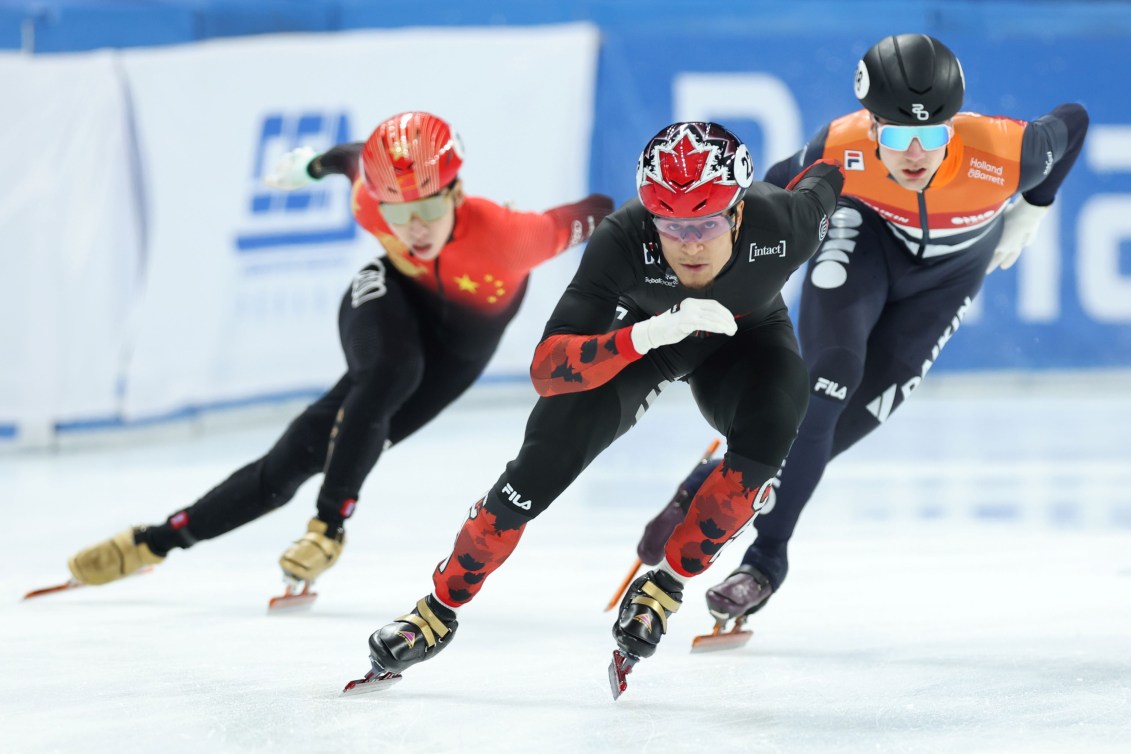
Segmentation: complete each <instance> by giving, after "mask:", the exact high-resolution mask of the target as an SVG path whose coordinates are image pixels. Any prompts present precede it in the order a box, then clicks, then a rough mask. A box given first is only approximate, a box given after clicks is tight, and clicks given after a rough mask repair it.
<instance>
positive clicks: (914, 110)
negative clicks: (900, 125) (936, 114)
mask: <svg viewBox="0 0 1131 754" xmlns="http://www.w3.org/2000/svg"><path fill="white" fill-rule="evenodd" d="M911 114H912V115H914V116H915V117H916V118H918V119H919V120H927V119H928V118H930V117H931V114H930V113H929V112H927V109H926V108H925V107H923V106H922V105H920V104H919V103H918V102H916V103H915V104H914V105H912V106H911Z"/></svg>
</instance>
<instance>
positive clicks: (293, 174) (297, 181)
mask: <svg viewBox="0 0 1131 754" xmlns="http://www.w3.org/2000/svg"><path fill="white" fill-rule="evenodd" d="M317 156H318V155H317V153H316V152H315V151H314V150H313V149H311V148H310V147H299V148H298V149H292V150H291V151H289V152H287V153H286V154H285V155H283V156H282V157H280V158H279V161H278V162H276V163H275V167H273V168H272V169H271V172H270V173H268V174H267V176H266V177H265V178H264V179H263V182H264V183H266V184H267V185H268V186H270V187H271V188H276V189H283V190H284V191H291V190H293V189H299V188H302V187H303V186H306V185H308V184H310V183H312V182H313V181H314V179H313V178H312V177H311V176H310V173H309V172H307V168H308V167H309V166H310V163H311V162H313V160H314V158H315V157H317Z"/></svg>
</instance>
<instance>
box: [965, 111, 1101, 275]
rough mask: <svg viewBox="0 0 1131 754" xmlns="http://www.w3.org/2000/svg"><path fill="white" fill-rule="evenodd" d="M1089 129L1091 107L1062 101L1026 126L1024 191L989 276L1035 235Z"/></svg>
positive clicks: (1007, 216)
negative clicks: (1088, 108) (1062, 102)
mask: <svg viewBox="0 0 1131 754" xmlns="http://www.w3.org/2000/svg"><path fill="white" fill-rule="evenodd" d="M1087 133H1088V111H1087V110H1085V109H1084V107H1083V105H1078V104H1075V103H1071V104H1065V105H1060V106H1059V107H1057V108H1055V109H1054V110H1053V111H1052V112H1051V113H1049V114H1048V115H1043V116H1041V117H1040V118H1038V119H1037V120H1035V121H1033V122H1031V123H1029V124H1028V125H1027V126H1026V128H1025V134H1024V135H1023V136H1022V139H1021V178H1020V188H1021V195H1020V196H1018V197H1017V198H1016V199H1014V200H1013V203H1012V204H1010V205H1009V207H1007V208H1006V210H1005V213H1004V220H1003V223H1004V224H1003V226H1002V232H1001V240H1000V241H998V245H997V248H996V249H994V255H993V258H992V259H991V260H990V264H989V266H988V267H987V268H986V273H987V274H988V273H990V272H993V271H994V270H995V269H997V268H998V267H1000V268H1001V269H1003V270H1008V269H1009V268H1010V267H1012V266H1013V264H1014V263H1015V262H1016V261H1017V258H1018V257H1019V256H1020V255H1021V250H1022V249H1023V248H1025V247H1026V246H1028V245H1029V244H1030V243H1032V241H1033V239H1034V238H1036V236H1037V229H1038V228H1039V227H1040V225H1041V220H1043V219H1044V217H1045V215H1046V214H1048V209H1049V206H1050V205H1052V203H1053V200H1054V199H1055V198H1056V192H1057V190H1058V189H1059V188H1060V184H1061V183H1063V182H1064V179H1065V177H1066V176H1067V175H1068V171H1070V170H1071V169H1072V166H1073V165H1074V164H1075V162H1076V158H1077V157H1078V156H1079V155H1080V150H1081V149H1083V147H1084V137H1085V136H1086V135H1087Z"/></svg>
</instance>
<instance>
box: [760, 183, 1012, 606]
mask: <svg viewBox="0 0 1131 754" xmlns="http://www.w3.org/2000/svg"><path fill="white" fill-rule="evenodd" d="M997 238H998V234H997V233H992V234H991V235H990V236H987V237H986V238H985V239H983V240H982V241H981V242H980V243H979V244H978V246H977V247H975V248H972V249H970V250H967V251H965V252H958V253H956V254H953V255H948V256H944V257H939V258H935V259H931V260H926V261H923V260H917V259H915V258H913V257H912V256H911V255H910V253H909V251H908V249H907V248H906V247H905V246H904V245H903V244H902V242H901V241H899V240H898V239H896V238H895V236H894V235H893V234H892V232H891V231H890V230H889V229H888V227H887V225H886V224H885V223H884V222H883V221H882V220H881V219H880V217H879V216H878V215H877V214H876V213H875V212H873V211H872V210H870V209H867V208H866V207H864V206H863V205H860V204H858V203H855V202H853V201H852V200H851V199H847V200H845V199H842V200H841V206H840V208H838V210H837V212H836V213H835V214H834V215H833V217H832V222H831V229H830V232H829V236H828V238H827V239H826V241H825V242H824V244H823V246H822V247H821V249H820V250H818V252H817V254H816V256H814V258H813V259H812V261H810V263H809V266H808V268H807V271H806V276H805V283H804V287H803V289H802V297H801V309H800V312H799V318H798V321H799V325H798V331H799V336H800V340H801V353H802V355H803V356H804V358H805V363H806V365H807V366H808V368H809V372H810V388H811V390H812V395H811V396H810V401H809V411H808V413H807V414H806V416H805V420H804V422H802V424H801V430H800V432H799V434H798V437H797V441H796V442H795V443H794V445H793V448H792V450H790V453H789V458H788V459H787V461H786V463H785V466H784V467H783V468H782V470H781V474H780V485H779V486H778V488H777V490H776V493H775V496H774V498H773V502H772V503H771V505H770V506H768V507H767V508H766V509H764V510H763V511H762V515H761V516H760V517H759V519H758V527H757V528H758V539H757V541H756V542H755V544H754V545H753V546H752V547H751V548H750V549H749V551H748V552H747V555H746V558H745V562H747V563H749V564H750V565H753V566H755V567H757V568H759V569H760V570H762V571H763V572H765V573H766V575H767V576H768V577H769V578H770V581H771V583H772V584H773V586H774V587H775V588H777V587H778V586H780V584H781V581H782V580H784V579H785V570H786V566H785V552H784V551H785V544H786V543H787V542H788V540H789V538H790V537H792V536H793V531H794V528H795V527H796V525H797V520H798V517H799V516H800V515H801V511H802V510H803V509H804V507H805V504H806V503H807V502H808V501H809V498H810V497H811V496H812V494H813V491H814V490H815V489H816V487H817V484H818V482H819V481H820V479H821V476H822V475H823V474H824V471H825V467H826V466H827V465H828V463H829V461H830V460H832V459H833V458H835V457H836V456H837V455H839V454H841V453H843V452H844V451H845V450H847V449H848V448H850V447H852V446H853V445H855V444H856V443H857V442H859V441H860V440H861V439H862V438H863V437H864V436H866V435H867V434H868V433H869V432H872V431H873V430H875V429H877V428H878V427H879V426H880V425H881V424H883V423H884V422H885V421H886V420H887V419H888V418H889V417H890V416H891V414H892V413H893V412H894V411H896V410H897V409H898V408H899V407H900V406H902V405H903V403H904V402H905V401H906V400H907V398H908V397H909V396H910V395H911V393H912V392H913V391H914V390H915V388H916V387H918V386H919V384H920V383H921V382H922V380H923V378H924V376H925V375H926V373H927V370H928V369H930V367H931V365H932V364H934V362H935V360H936V359H937V358H938V356H939V353H940V351H941V350H942V348H943V346H945V345H946V343H947V342H948V341H949V339H950V338H951V336H953V335H954V333H955V331H956V330H957V329H958V328H959V325H960V324H961V322H962V318H963V317H964V315H965V313H966V310H967V308H968V307H969V306H970V303H971V301H972V300H973V298H974V296H976V295H977V293H978V291H979V290H980V289H981V287H982V282H983V281H984V280H985V271H986V266H987V264H988V263H989V259H990V256H991V255H992V253H993V249H994V247H995V246H996V244H997ZM830 247H832V248H830ZM826 252H831V253H826ZM822 265H836V266H838V267H839V269H835V270H834V269H829V268H827V267H826V268H824V269H822V268H821V266H822Z"/></svg>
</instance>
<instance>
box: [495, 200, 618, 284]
mask: <svg viewBox="0 0 1131 754" xmlns="http://www.w3.org/2000/svg"><path fill="white" fill-rule="evenodd" d="M612 211H613V200H612V199H610V198H609V197H607V196H604V195H602V194H592V195H590V196H587V197H585V198H584V199H582V200H581V201H579V202H574V203H573V204H563V205H562V206H560V207H554V208H552V209H548V210H546V211H545V212H513V211H512V212H511V216H510V218H509V220H508V231H509V232H508V235H509V239H508V240H509V243H507V244H505V245H504V246H505V248H500V249H498V250H497V251H498V253H499V254H500V255H501V256H503V257H504V258H502V259H500V260H499V261H500V262H502V263H503V264H505V265H506V266H507V267H509V268H511V269H519V270H526V271H529V270H532V269H534V268H535V267H537V266H538V265H539V264H541V263H542V262H545V261H546V260H548V259H552V258H553V257H556V256H557V255H558V254H561V253H562V252H563V251H565V250H566V249H568V248H570V247H571V246H576V245H577V244H579V243H582V242H584V241H588V240H589V237H590V236H592V235H593V231H594V230H595V229H596V228H597V226H598V225H599V224H600V222H601V220H603V219H605V216H606V215H608V214H609V213H610V212H612ZM507 257H509V258H507Z"/></svg>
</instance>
